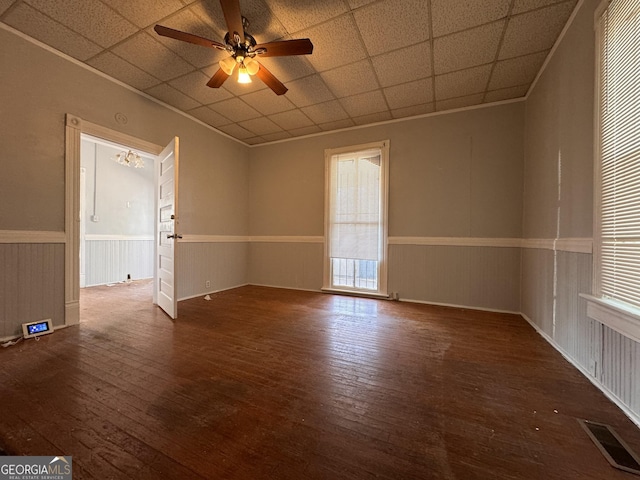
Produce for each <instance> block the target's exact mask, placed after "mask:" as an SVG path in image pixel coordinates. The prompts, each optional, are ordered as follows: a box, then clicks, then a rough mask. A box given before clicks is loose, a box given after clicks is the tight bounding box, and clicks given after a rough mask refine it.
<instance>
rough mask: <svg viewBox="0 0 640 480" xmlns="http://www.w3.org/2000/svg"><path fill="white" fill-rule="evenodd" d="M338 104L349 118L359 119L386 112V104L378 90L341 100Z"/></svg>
mask: <svg viewBox="0 0 640 480" xmlns="http://www.w3.org/2000/svg"><path fill="white" fill-rule="evenodd" d="M340 103H341V104H342V106H343V107H344V109H345V110H346V111H347V113H348V114H349V116H351V117H361V116H363V115H370V114H372V113H379V112H384V111H385V110H388V107H387V102H386V101H385V98H384V95H382V92H381V91H380V90H374V91H373V92H367V93H361V94H359V95H354V96H353V97H345V98H341V99H340Z"/></svg>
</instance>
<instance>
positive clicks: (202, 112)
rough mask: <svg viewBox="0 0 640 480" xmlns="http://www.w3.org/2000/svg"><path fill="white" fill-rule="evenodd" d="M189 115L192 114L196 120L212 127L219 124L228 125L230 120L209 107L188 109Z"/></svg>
mask: <svg viewBox="0 0 640 480" xmlns="http://www.w3.org/2000/svg"><path fill="white" fill-rule="evenodd" d="M187 113H188V114H189V115H193V116H194V117H196V118H197V119H198V120H201V121H203V122H204V123H206V124H208V125H211V126H212V127H219V126H221V125H228V124H230V123H232V122H231V120H229V119H228V118H226V117H224V116H222V115H220V114H219V113H218V112H214V111H213V110H211V109H210V108H209V107H198V108H194V109H193V110H188V111H187Z"/></svg>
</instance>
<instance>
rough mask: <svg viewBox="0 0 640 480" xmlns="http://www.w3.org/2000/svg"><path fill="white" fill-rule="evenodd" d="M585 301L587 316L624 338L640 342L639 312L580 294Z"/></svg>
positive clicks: (615, 303)
mask: <svg viewBox="0 0 640 480" xmlns="http://www.w3.org/2000/svg"><path fill="white" fill-rule="evenodd" d="M580 296H581V297H582V298H584V299H586V300H587V316H588V317H589V318H592V319H594V320H597V321H598V322H600V323H602V324H603V325H606V326H607V327H609V328H612V329H613V330H615V331H616V332H618V333H621V334H622V335H624V336H625V337H628V338H630V339H632V340H634V341H636V342H640V310H638V309H635V308H630V307H627V306H625V305H622V304H620V303H618V302H615V301H613V300H608V299H605V298H599V297H594V296H593V295H587V294H584V293H581V294H580Z"/></svg>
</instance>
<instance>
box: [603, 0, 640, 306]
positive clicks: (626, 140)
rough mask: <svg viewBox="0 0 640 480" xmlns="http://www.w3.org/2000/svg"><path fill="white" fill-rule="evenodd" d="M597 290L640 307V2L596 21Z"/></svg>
mask: <svg viewBox="0 0 640 480" xmlns="http://www.w3.org/2000/svg"><path fill="white" fill-rule="evenodd" d="M598 30H599V37H598V38H599V45H598V47H599V48H598V52H599V59H598V61H599V63H600V65H599V72H600V75H599V77H600V78H599V79H598V81H599V87H600V88H599V92H598V93H599V102H600V105H599V106H598V109H599V119H598V120H599V151H600V165H599V172H600V185H599V188H600V199H599V200H600V201H599V236H600V238H599V244H598V248H599V253H598V256H599V265H597V268H598V270H599V279H598V283H599V292H598V293H599V294H600V295H601V296H602V297H603V298H609V299H612V300H615V301H619V302H623V303H625V304H628V305H631V306H633V307H636V308H640V1H639V0H612V1H611V2H610V3H609V5H608V7H607V9H606V10H605V11H604V13H603V15H602V16H601V17H600V19H599V25H598Z"/></svg>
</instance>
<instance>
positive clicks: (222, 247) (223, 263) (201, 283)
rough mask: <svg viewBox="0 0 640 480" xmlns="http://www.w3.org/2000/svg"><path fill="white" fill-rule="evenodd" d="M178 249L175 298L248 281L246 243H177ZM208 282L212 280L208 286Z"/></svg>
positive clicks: (235, 285) (218, 289)
mask: <svg viewBox="0 0 640 480" xmlns="http://www.w3.org/2000/svg"><path fill="white" fill-rule="evenodd" d="M177 252H178V257H177V258H178V299H185V298H190V297H194V296H197V295H204V294H206V293H211V292H217V291H220V290H226V289H228V288H233V287H237V286H240V285H245V284H246V283H247V263H248V255H249V253H248V252H249V247H248V245H247V243H241V242H229V243H221V242H215V243H211V242H207V243H195V242H193V243H192V242H180V243H179V244H178V250H177ZM207 281H209V282H211V284H210V285H211V286H210V287H206V282H207Z"/></svg>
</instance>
